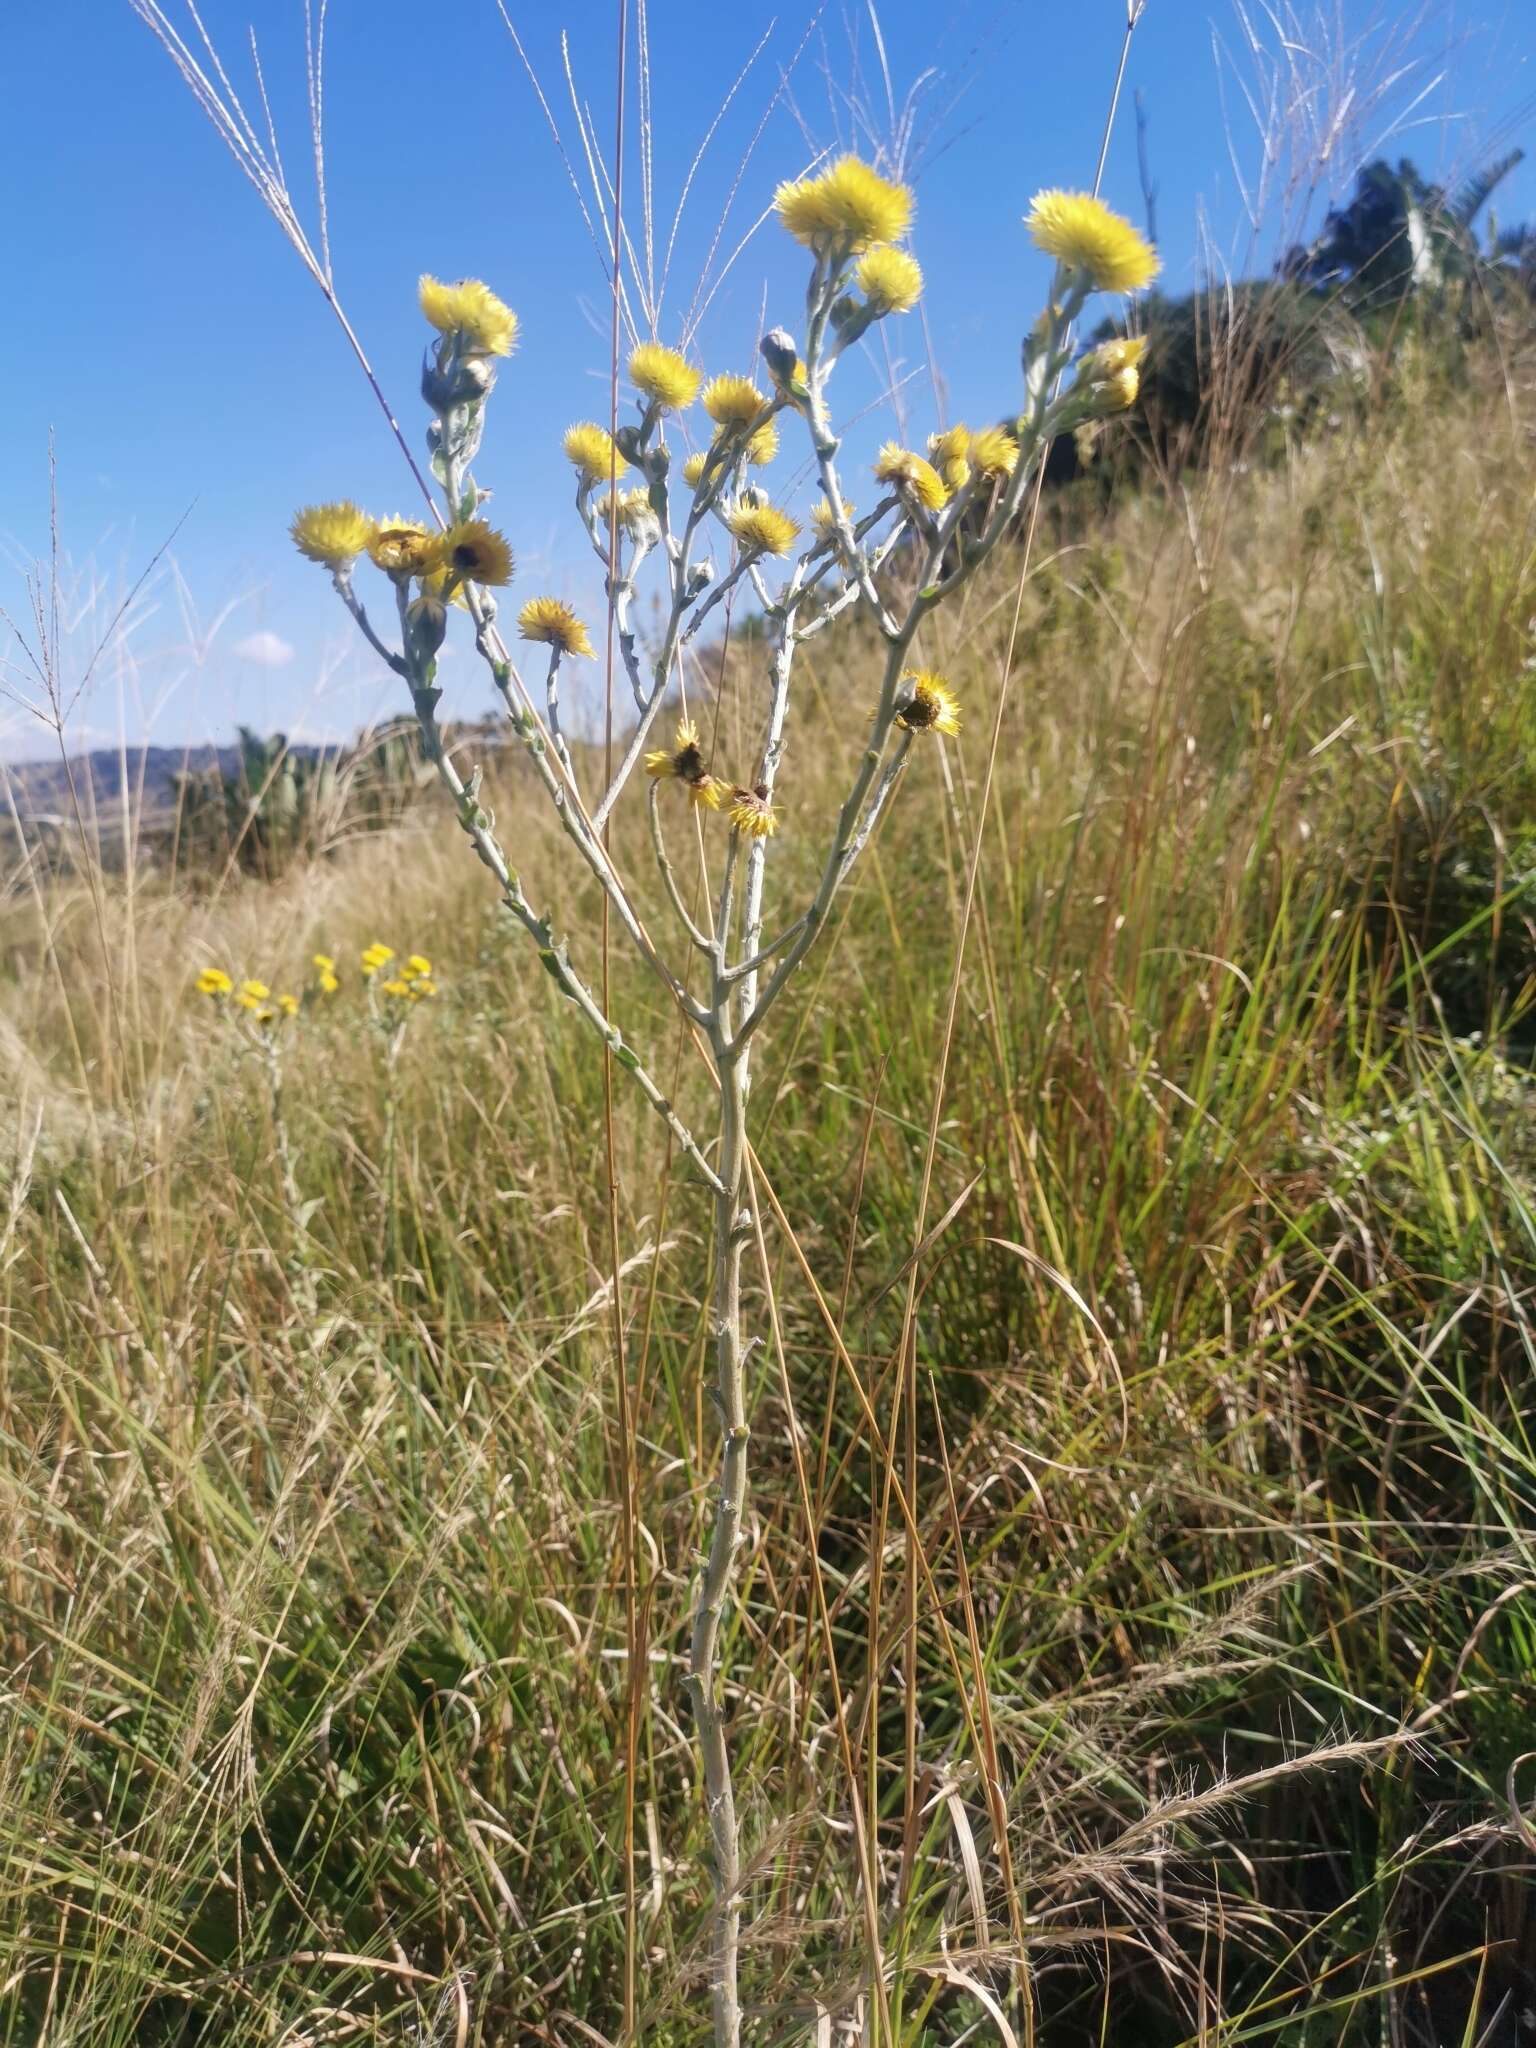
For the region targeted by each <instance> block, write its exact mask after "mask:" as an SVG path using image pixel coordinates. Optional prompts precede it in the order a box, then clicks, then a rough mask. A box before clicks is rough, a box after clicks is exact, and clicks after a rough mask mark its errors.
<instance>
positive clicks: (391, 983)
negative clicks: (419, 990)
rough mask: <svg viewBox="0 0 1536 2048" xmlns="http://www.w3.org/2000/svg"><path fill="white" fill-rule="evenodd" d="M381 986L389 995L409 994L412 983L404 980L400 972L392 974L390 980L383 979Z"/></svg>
mask: <svg viewBox="0 0 1536 2048" xmlns="http://www.w3.org/2000/svg"><path fill="white" fill-rule="evenodd" d="M379 987H380V988H381V989H382V990H383V992H384V994H385V995H387V996H408V995H409V994H410V992H411V984H410V983H409V982H408V981H402V980H401V978H400V976H399V975H398V974H396V975H392V976H391V977H390V979H389V980H388V981H381V982H380V983H379Z"/></svg>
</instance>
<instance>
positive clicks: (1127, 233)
mask: <svg viewBox="0 0 1536 2048" xmlns="http://www.w3.org/2000/svg"><path fill="white" fill-rule="evenodd" d="M1024 224H1025V226H1026V227H1027V228H1028V229H1029V232H1030V235H1031V236H1032V238H1033V239H1034V242H1035V245H1036V247H1037V248H1041V249H1044V250H1045V252H1046V254H1047V255H1048V256H1054V257H1055V258H1056V260H1057V262H1058V263H1060V264H1062V265H1063V266H1064V267H1065V268H1066V269H1068V270H1080V271H1083V272H1085V273H1086V275H1087V276H1088V278H1089V280H1090V282H1091V283H1092V285H1093V288H1094V290H1095V291H1101V292H1138V291H1141V290H1143V289H1144V288H1145V287H1146V286H1147V285H1149V284H1150V283H1151V282H1152V280H1153V278H1154V277H1156V275H1157V273H1158V271H1159V270H1161V268H1162V264H1161V262H1160V261H1159V258H1158V254H1157V251H1156V250H1155V249H1154V248H1153V247H1152V245H1151V243H1150V242H1148V241H1147V240H1146V239H1145V238H1144V237H1143V236H1141V235H1140V234H1138V233H1137V231H1136V229H1135V228H1133V227H1132V226H1131V223H1130V222H1129V221H1128V220H1124V219H1122V218H1121V216H1120V215H1119V214H1118V213H1113V212H1111V210H1110V209H1109V207H1107V206H1106V205H1105V204H1104V202H1103V200H1102V199H1095V198H1094V197H1093V195H1092V193H1089V192H1060V191H1049V192H1037V193H1036V194H1035V197H1034V200H1033V202H1032V204H1031V206H1030V209H1029V212H1028V213H1027V214H1026V215H1025V217H1024Z"/></svg>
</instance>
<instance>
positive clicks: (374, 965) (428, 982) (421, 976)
mask: <svg viewBox="0 0 1536 2048" xmlns="http://www.w3.org/2000/svg"><path fill="white" fill-rule="evenodd" d="M394 958H395V949H394V947H393V946H386V945H385V944H384V942H383V940H382V939H375V940H374V942H373V944H372V945H371V946H366V947H364V949H363V952H362V955H361V960H362V968H363V975H364V978H365V979H366V980H368V981H374V980H375V978H376V977H377V976H378V975H380V974H382V973H383V971H384V969H385V968H386V967H388V966H389V964H390V962H391V961H392V960H393V959H394ZM378 989H379V993H380V994H381V995H386V996H391V997H393V998H394V999H395V1000H396V1001H400V1002H404V1001H409V1002H420V1001H421V1000H422V999H423V998H424V997H426V996H435V995H436V994H437V983H436V982H435V981H434V980H433V978H432V962H431V961H430V960H429V959H428V958H427V956H426V955H425V953H412V954H411V955H410V956H409V957H408V958H407V959H406V960H405V961H404V962H403V963H402V964H401V965H400V966H398V967H397V968H395V970H394V971H393V972H392V973H391V974H390V975H389V977H388V979H387V980H384V981H381V982H379V983H378Z"/></svg>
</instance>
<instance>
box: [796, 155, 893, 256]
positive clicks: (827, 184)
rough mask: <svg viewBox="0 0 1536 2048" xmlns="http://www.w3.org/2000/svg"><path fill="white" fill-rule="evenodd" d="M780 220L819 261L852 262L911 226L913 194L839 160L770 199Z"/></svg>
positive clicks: (851, 160) (850, 159) (847, 159)
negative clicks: (828, 258)
mask: <svg viewBox="0 0 1536 2048" xmlns="http://www.w3.org/2000/svg"><path fill="white" fill-rule="evenodd" d="M773 203H774V205H775V206H776V207H777V209H778V214H779V219H780V220H781V221H782V222H783V224H784V226H785V227H786V228H788V230H789V232H790V233H791V234H792V235H793V236H794V238H795V240H796V241H797V242H803V243H804V244H805V246H806V248H808V249H814V250H815V251H816V253H817V254H818V255H820V256H834V257H846V256H857V255H858V254H859V252H860V251H861V250H864V249H868V248H870V247H872V246H873V244H875V243H876V242H894V241H897V240H899V239H900V237H901V236H902V235H904V234H905V233H906V232H907V229H908V228H909V227H910V226H911V224H912V194H911V193H910V191H908V189H907V187H906V186H905V185H896V184H893V183H892V182H891V180H890V179H889V178H882V177H881V175H880V173H879V172H878V171H874V170H871V169H870V167H869V165H868V164H866V163H861V162H860V160H859V159H858V157H856V156H843V157H839V158H838V160H837V162H836V163H835V164H832V165H830V166H829V167H828V169H826V170H824V171H822V172H820V173H819V174H818V175H817V176H815V177H811V178H796V179H793V180H791V181H790V182H789V183H788V184H784V185H781V186H780V187H779V189H778V191H777V192H776V193H775V194H774V195H773Z"/></svg>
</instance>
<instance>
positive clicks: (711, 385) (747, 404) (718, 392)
mask: <svg viewBox="0 0 1536 2048" xmlns="http://www.w3.org/2000/svg"><path fill="white" fill-rule="evenodd" d="M702 402H703V406H704V410H705V411H706V412H707V413H708V414H709V416H710V418H711V419H712V420H713V421H714V423H715V425H716V426H717V427H725V428H727V429H736V430H742V429H745V428H747V427H750V426H751V424H752V422H753V421H754V420H755V419H756V418H757V416H758V414H759V413H760V412H761V411H762V409H763V407H764V406H765V405H766V404H767V403H768V401H767V399H766V398H764V396H763V394H762V392H761V391H759V390H758V388H757V386H756V385H755V384H754V383H753V382H752V379H751V378H750V377H731V376H721V377H711V378H710V380H709V382H708V383H707V384H706V385H705V386H704V390H703V394H702Z"/></svg>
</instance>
